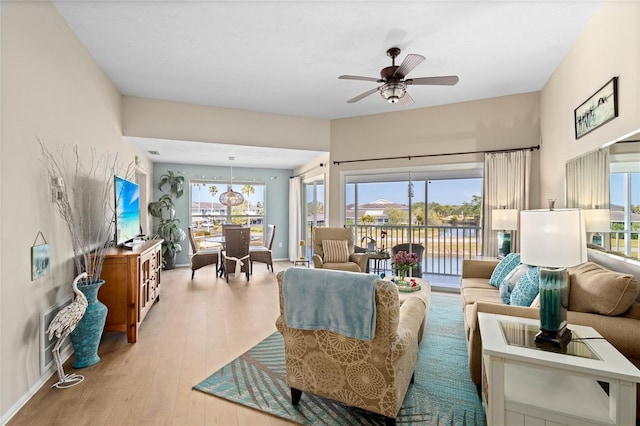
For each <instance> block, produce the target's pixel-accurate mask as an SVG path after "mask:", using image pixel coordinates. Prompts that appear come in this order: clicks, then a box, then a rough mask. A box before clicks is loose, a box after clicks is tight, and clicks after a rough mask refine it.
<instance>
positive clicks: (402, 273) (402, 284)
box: [396, 269, 409, 287]
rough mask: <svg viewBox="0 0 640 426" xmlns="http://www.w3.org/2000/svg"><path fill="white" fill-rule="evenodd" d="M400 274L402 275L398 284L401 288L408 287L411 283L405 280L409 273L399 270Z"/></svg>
mask: <svg viewBox="0 0 640 426" xmlns="http://www.w3.org/2000/svg"><path fill="white" fill-rule="evenodd" d="M398 274H399V275H400V278H399V279H398V282H397V283H396V284H397V285H398V286H399V287H407V286H408V285H409V283H408V282H407V281H406V280H405V278H406V276H407V271H406V270H405V269H399V270H398Z"/></svg>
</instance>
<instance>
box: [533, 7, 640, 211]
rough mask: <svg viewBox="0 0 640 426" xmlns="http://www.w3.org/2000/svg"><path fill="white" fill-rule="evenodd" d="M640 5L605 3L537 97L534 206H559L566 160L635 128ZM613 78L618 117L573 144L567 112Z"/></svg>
mask: <svg viewBox="0 0 640 426" xmlns="http://www.w3.org/2000/svg"><path fill="white" fill-rule="evenodd" d="M639 23H640V2H638V1H606V2H605V3H604V4H603V6H602V8H601V10H599V11H598V13H596V14H595V15H594V17H593V18H592V20H591V22H589V25H588V26H587V28H586V29H585V30H584V32H583V33H582V34H581V35H580V37H579V38H578V40H577V41H576V44H575V45H574V46H573V48H572V49H571V51H570V52H569V54H568V55H567V56H566V57H565V58H564V60H563V62H562V63H561V65H560V66H559V67H558V68H557V69H556V70H555V72H554V73H553V75H552V76H551V78H550V79H549V81H548V82H547V84H546V85H545V87H544V88H543V90H542V93H541V101H540V104H541V120H540V121H541V134H542V149H541V151H540V164H541V165H542V168H541V186H540V188H541V189H540V203H543V201H544V200H545V199H546V198H555V199H557V200H558V204H557V205H558V206H559V207H562V206H564V173H565V163H566V161H567V160H569V159H571V158H573V157H576V156H578V155H580V154H583V153H585V152H587V151H590V150H592V149H594V148H597V147H600V146H602V145H603V144H604V143H607V142H609V141H613V140H615V139H617V138H619V137H620V136H622V135H624V134H627V133H629V132H631V131H633V130H636V129H639V128H640V25H639ZM615 76H618V77H619V81H618V83H619V86H618V94H619V101H618V102H619V103H618V108H619V115H618V117H617V118H615V119H613V120H612V121H610V122H608V123H606V124H604V125H603V126H602V127H599V128H597V129H596V130H594V131H592V132H591V133H589V134H587V135H585V136H583V137H581V138H580V139H578V140H576V139H575V135H574V125H573V120H574V119H573V111H574V109H575V108H576V107H578V106H579V105H580V104H582V103H583V102H584V101H585V100H586V99H587V98H589V97H590V96H591V95H592V94H593V93H595V92H596V91H597V90H598V89H599V88H600V87H601V86H603V85H604V84H605V83H606V82H607V81H609V80H610V79H611V78H612V77H615Z"/></svg>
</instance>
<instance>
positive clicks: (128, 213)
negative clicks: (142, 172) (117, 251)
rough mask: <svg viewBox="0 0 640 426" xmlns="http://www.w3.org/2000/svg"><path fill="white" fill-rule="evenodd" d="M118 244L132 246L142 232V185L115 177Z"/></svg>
mask: <svg viewBox="0 0 640 426" xmlns="http://www.w3.org/2000/svg"><path fill="white" fill-rule="evenodd" d="M114 187H115V191H114V192H115V200H116V226H115V228H116V245H118V246H125V247H130V246H131V242H132V241H133V239H134V238H135V237H137V236H138V235H139V234H140V186H139V185H138V184H137V183H135V182H131V181H128V180H126V179H124V178H121V177H120V176H116V177H115V185H114Z"/></svg>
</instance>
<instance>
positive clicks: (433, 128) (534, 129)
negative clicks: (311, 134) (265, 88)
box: [328, 92, 540, 226]
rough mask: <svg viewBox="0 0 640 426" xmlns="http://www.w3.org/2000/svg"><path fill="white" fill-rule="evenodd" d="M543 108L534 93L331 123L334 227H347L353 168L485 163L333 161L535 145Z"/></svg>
mask: <svg viewBox="0 0 640 426" xmlns="http://www.w3.org/2000/svg"><path fill="white" fill-rule="evenodd" d="M539 111H540V104H539V93H538V92H536V93H525V94H520V95H512V96H504V97H499V98H492V99H484V100H479V101H472V102H463V103H458V104H451V105H444V106H437V107H431V108H421V109H414V110H408V111H400V112H394V113H387V114H378V115H369V116H364V117H355V118H345V119H341V120H334V121H332V122H331V168H330V173H329V174H330V182H329V184H328V185H329V188H330V189H329V193H330V200H329V211H330V221H331V225H333V226H338V225H343V223H342V222H343V220H342V216H343V214H342V212H341V206H342V205H343V199H342V197H343V194H341V191H340V189H341V187H342V186H343V184H342V179H341V176H342V175H343V174H344V173H348V172H352V171H354V170H380V169H405V170H414V169H419V168H420V167H422V166H426V165H434V164H455V163H463V162H474V161H476V162H477V161H480V162H482V161H483V156H482V155H458V156H443V157H429V158H413V159H411V160H406V159H403V160H385V161H372V162H362V163H348V164H340V165H334V164H333V162H334V161H344V160H357V159H367V158H380V157H396V156H407V155H425V154H443V153H452V152H470V151H484V150H496V149H510V148H525V147H529V146H535V145H538V144H539V143H540V130H539V129H540V116H539ZM533 157H534V163H533V166H532V168H533V171H534V172H533V173H532V182H533V185H532V188H531V192H532V198H533V197H534V196H535V197H537V195H538V192H537V182H538V176H537V169H538V168H537V152H536V153H535V154H534V156H533Z"/></svg>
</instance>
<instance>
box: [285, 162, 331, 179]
mask: <svg viewBox="0 0 640 426" xmlns="http://www.w3.org/2000/svg"><path fill="white" fill-rule="evenodd" d="M318 167H324V163H320V164H318V165H317V166H313V167H311V168H310V169H307V170H305V171H304V172H300V173H298V174H297V175H293V176H289V179H293V178H297V177H300V176H302V175H304V174H305V173H309V172H310V171H311V170H314V169H317V168H318Z"/></svg>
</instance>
